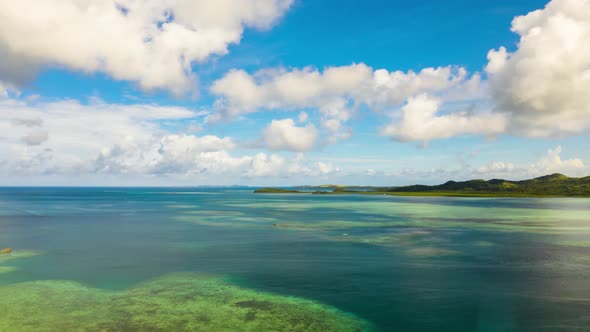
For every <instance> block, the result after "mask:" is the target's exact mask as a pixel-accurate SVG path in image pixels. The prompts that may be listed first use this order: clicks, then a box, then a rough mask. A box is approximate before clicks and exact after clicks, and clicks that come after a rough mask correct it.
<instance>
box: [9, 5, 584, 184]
mask: <svg viewBox="0 0 590 332" xmlns="http://www.w3.org/2000/svg"><path fill="white" fill-rule="evenodd" d="M52 2H55V1H47V4H45V3H44V4H38V3H37V2H35V1H22V2H20V3H18V4H17V3H16V2H10V1H9V2H6V3H5V4H1V5H0V10H1V11H2V12H3V13H7V14H6V16H7V17H8V19H6V20H5V22H3V23H0V30H1V31H2V32H0V55H4V56H3V58H4V60H3V61H2V62H3V64H0V112H2V113H3V114H2V116H0V127H1V129H2V131H3V134H0V153H1V154H0V158H2V159H0V184H4V185H199V184H208V185H211V184H221V185H225V184H238V183H239V184H250V185H267V184H272V185H291V184H319V183H334V182H337V183H347V184H382V185H396V184H408V183H416V182H420V183H437V182H442V181H446V180H448V179H455V180H461V179H468V178H474V177H476V178H493V177H503V178H513V179H519V178H527V177H532V176H538V175H543V174H545V173H552V172H562V173H566V174H568V175H572V176H581V175H587V174H589V173H590V168H589V167H588V166H587V163H589V162H590V152H589V151H590V149H589V148H590V146H589V144H588V141H589V140H588V127H590V121H588V120H587V119H588V118H590V106H588V105H589V104H590V103H587V101H588V100H587V98H588V97H585V96H583V93H581V92H583V91H587V88H590V83H589V82H590V80H589V79H588V78H587V76H588V75H586V74H585V73H587V72H588V70H590V69H588V68H590V63H588V61H585V60H584V59H588V58H590V57H589V56H588V54H585V52H588V50H587V49H585V48H584V47H583V45H584V44H585V43H586V42H590V4H589V3H588V2H587V1H575V0H553V1H551V2H547V1H546V0H545V1H537V0H522V1H508V0H500V1H465V0H450V1H444V2H443V1H435V0H420V1H411V2H409V1H377V0H366V1H363V2H358V1H335V0H316V1H305V0H295V1H291V0H241V1H237V2H233V3H232V2H231V1H229V2H228V1H220V2H219V3H218V4H215V5H213V4H209V3H207V1H193V2H191V1H179V2H177V3H175V2H171V1H166V0H154V1H152V2H151V5H152V6H151V7H150V10H147V5H145V4H143V5H141V4H140V5H138V4H136V3H135V2H133V1H129V0H121V1H117V2H115V1H112V2H111V1H92V0H84V1H81V2H80V3H78V5H74V4H73V3H74V2H73V1H72V3H69V2H67V1H65V2H61V3H60V4H59V6H61V7H59V6H57V5H56V4H52ZM44 6H47V7H44ZM117 7H125V8H126V11H125V13H122V12H121V11H118V10H117ZM234 7H235V8H234ZM535 10H537V12H535V13H532V14H529V13H531V12H533V11H535ZM168 13H172V15H170V16H166V15H168ZM527 14H528V15H527ZM515 17H519V18H517V19H515ZM513 20H514V23H513ZM47 27H49V28H47ZM511 28H512V31H511ZM566 35H567V36H571V38H569V37H568V38H563V37H562V36H566ZM47 41H51V42H50V43H48V42H47ZM503 47H505V49H504V48H503ZM562 49H567V52H561V51H560V50H562ZM504 51H505V52H504ZM0 114H1V113H0Z"/></svg>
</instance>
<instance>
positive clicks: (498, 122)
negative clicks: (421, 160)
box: [381, 94, 506, 143]
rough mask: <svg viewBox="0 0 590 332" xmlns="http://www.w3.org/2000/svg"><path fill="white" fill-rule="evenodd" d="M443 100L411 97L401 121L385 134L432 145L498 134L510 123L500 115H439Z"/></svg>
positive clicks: (390, 125) (388, 126) (384, 130)
mask: <svg viewBox="0 0 590 332" xmlns="http://www.w3.org/2000/svg"><path fill="white" fill-rule="evenodd" d="M440 106H441V100H440V99H439V98H436V97H432V96H429V95H427V94H422V95H419V96H417V97H413V98H409V99H408V102H407V103H406V105H405V106H404V107H402V109H401V112H402V117H401V120H400V121H398V120H394V122H393V123H391V124H389V125H387V126H386V127H384V128H383V129H382V131H381V133H382V134H383V135H386V136H389V137H391V138H393V139H394V140H397V141H401V142H407V141H422V142H425V143H426V142H428V141H431V140H434V139H441V138H448V137H452V136H457V135H465V134H473V135H496V134H500V133H502V132H503V131H504V128H505V126H506V120H505V118H504V117H503V116H502V115H499V114H469V113H468V112H453V113H450V114H444V115H442V114H441V115H438V114H437V113H438V112H439V110H440Z"/></svg>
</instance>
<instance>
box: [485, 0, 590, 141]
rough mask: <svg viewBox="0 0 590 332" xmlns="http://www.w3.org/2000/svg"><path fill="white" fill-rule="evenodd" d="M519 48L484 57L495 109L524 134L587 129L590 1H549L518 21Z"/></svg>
mask: <svg viewBox="0 0 590 332" xmlns="http://www.w3.org/2000/svg"><path fill="white" fill-rule="evenodd" d="M512 31H513V32H515V33H517V34H518V35H519V36H520V41H519V43H518V48H517V49H516V50H515V51H513V52H508V51H507V50H506V48H504V47H500V48H499V49H498V50H492V51H490V52H489V54H488V59H489V63H488V65H487V67H486V70H487V72H488V75H489V77H490V82H491V87H492V89H493V94H494V97H495V99H496V101H497V103H498V108H499V109H500V110H502V111H504V112H506V113H507V114H509V115H510V116H511V118H512V119H511V128H510V129H511V130H512V131H513V132H515V133H517V134H524V135H528V136H555V135H567V134H575V133H580V132H582V131H583V130H585V129H586V128H588V127H589V126H590V93H588V91H590V1H588V0H553V1H551V2H549V4H547V6H546V7H545V8H544V9H541V10H536V11H533V12H530V13H528V14H527V15H524V16H519V17H516V18H515V19H514V20H513V22H512Z"/></svg>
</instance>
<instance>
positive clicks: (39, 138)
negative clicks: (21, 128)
mask: <svg viewBox="0 0 590 332" xmlns="http://www.w3.org/2000/svg"><path fill="white" fill-rule="evenodd" d="M48 139H49V134H48V133H47V132H46V131H43V130H38V131H33V132H30V133H28V134H26V135H25V136H23V137H22V138H21V140H22V141H23V142H24V143H25V144H27V145H41V144H42V143H43V142H45V141H47V140H48Z"/></svg>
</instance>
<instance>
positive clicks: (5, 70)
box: [0, 0, 292, 94]
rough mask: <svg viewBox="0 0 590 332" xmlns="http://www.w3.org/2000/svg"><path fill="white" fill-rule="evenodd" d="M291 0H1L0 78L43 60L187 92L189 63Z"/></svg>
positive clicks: (263, 23) (270, 19)
mask: <svg viewBox="0 0 590 332" xmlns="http://www.w3.org/2000/svg"><path fill="white" fill-rule="evenodd" d="M291 3H292V0H218V1H214V2H212V1H206V0H149V1H138V0H117V1H101V0H76V1H74V0H69V1H62V0H46V1H34V0H23V1H12V0H0V13H2V19H1V20H0V57H1V58H2V62H0V78H3V79H5V80H10V81H11V82H12V83H15V84H22V83H24V82H26V81H28V80H30V79H31V78H32V77H34V75H35V73H36V72H37V71H38V70H39V69H40V68H42V67H44V66H48V65H57V66H63V67H65V68H68V69H71V70H76V71H81V72H87V73H96V72H103V73H106V74H108V75H110V76H111V77H113V78H114V79H117V80H126V81H133V82H137V83H138V84H139V86H140V87H141V88H143V89H146V90H152V89H167V90H170V91H172V92H174V93H176V94H182V93H185V92H187V91H188V90H189V89H190V88H191V86H192V84H193V82H194V80H195V77H194V75H193V73H192V69H191V65H192V64H194V63H199V62H203V61H205V60H207V59H208V58H209V57H210V56H212V55H223V54H226V53H227V52H228V46H229V45H230V44H232V43H238V42H239V41H240V39H241V37H242V33H243V31H244V29H245V28H246V27H253V28H257V29H266V28H269V27H270V26H271V25H272V24H273V23H275V22H276V21H277V19H279V18H280V17H281V16H282V15H283V14H284V12H285V11H286V10H287V9H288V8H289V7H290V6H291Z"/></svg>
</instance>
